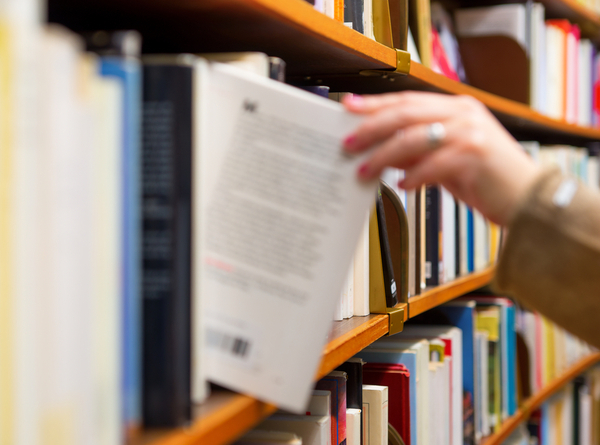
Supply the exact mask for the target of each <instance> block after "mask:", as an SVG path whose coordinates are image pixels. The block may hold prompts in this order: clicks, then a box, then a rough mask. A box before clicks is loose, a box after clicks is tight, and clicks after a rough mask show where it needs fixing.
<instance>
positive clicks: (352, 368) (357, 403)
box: [336, 357, 365, 441]
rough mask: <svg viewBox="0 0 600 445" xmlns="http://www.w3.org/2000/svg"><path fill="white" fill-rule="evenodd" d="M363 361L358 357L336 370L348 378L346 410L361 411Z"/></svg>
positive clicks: (361, 428) (360, 433)
mask: <svg viewBox="0 0 600 445" xmlns="http://www.w3.org/2000/svg"><path fill="white" fill-rule="evenodd" d="M364 364H365V363H364V361H363V360H362V359H360V358H359V357H352V358H350V359H348V360H346V361H345V362H344V363H342V364H341V365H340V366H338V367H337V368H336V371H342V372H345V373H346V375H347V376H348V380H347V382H346V406H347V407H348V408H355V409H359V410H360V409H362V404H363V403H362V396H363V392H362V385H363V366H364ZM359 430H360V431H359V436H358V437H359V440H361V441H362V431H363V427H362V420H360V424H359Z"/></svg>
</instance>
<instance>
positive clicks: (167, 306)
mask: <svg viewBox="0 0 600 445" xmlns="http://www.w3.org/2000/svg"><path fill="white" fill-rule="evenodd" d="M192 82H193V68H192V67H191V66H188V65H178V64H176V63H173V64H156V65H154V64H146V65H145V66H144V87H143V99H144V105H143V126H142V128H143V144H142V192H143V198H142V214H143V404H142V405H143V410H142V412H143V419H144V424H145V425H146V426H153V427H156V426H176V425H182V424H185V423H187V422H188V421H189V420H190V418H191V406H192V403H191V388H190V384H191V383H190V373H191V360H190V355H191V345H190V342H191V315H190V314H191V269H190V267H191V190H192V97H193V91H192Z"/></svg>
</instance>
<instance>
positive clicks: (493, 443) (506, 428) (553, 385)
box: [481, 352, 600, 445]
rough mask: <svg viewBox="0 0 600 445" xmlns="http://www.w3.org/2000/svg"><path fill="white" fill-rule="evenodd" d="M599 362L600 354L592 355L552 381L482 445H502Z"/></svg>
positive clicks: (528, 400)
mask: <svg viewBox="0 0 600 445" xmlns="http://www.w3.org/2000/svg"><path fill="white" fill-rule="evenodd" d="M598 362H600V352H596V353H594V354H591V355H589V356H587V357H585V358H583V359H581V360H580V361H578V362H577V363H575V364H574V365H573V366H571V367H570V368H568V369H567V370H566V371H565V372H564V373H562V374H561V375H560V376H559V377H557V378H555V379H554V380H552V381H551V382H550V383H549V384H548V385H547V386H545V387H544V388H543V389H542V390H541V391H539V392H538V393H537V394H535V395H533V396H532V397H530V398H529V399H527V400H526V401H525V403H523V406H521V407H520V408H519V409H518V410H517V412H516V413H515V414H514V415H513V416H511V417H510V418H508V419H507V420H506V421H504V423H503V424H502V426H501V428H500V430H499V431H498V432H496V433H494V434H493V435H491V436H489V437H488V438H486V439H485V440H484V441H483V442H482V443H481V445H500V444H501V443H502V442H503V441H504V440H505V439H506V438H507V437H508V436H510V434H511V433H512V432H513V431H514V430H515V428H517V426H519V424H520V423H521V422H524V421H526V420H527V419H528V418H529V416H530V415H531V413H532V412H533V411H534V410H536V409H537V408H539V407H540V406H541V405H542V403H544V402H545V401H546V400H548V399H549V398H550V397H551V396H552V395H553V394H554V393H556V392H557V391H558V390H559V389H561V388H562V387H563V386H565V385H566V384H567V383H568V382H570V381H571V380H573V379H574V378H575V377H577V376H578V375H579V374H581V373H583V372H584V371H585V370H587V369H588V368H589V367H591V366H592V365H594V364H596V363H598Z"/></svg>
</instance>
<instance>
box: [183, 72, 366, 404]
mask: <svg viewBox="0 0 600 445" xmlns="http://www.w3.org/2000/svg"><path fill="white" fill-rule="evenodd" d="M198 81H199V83H200V84H201V93H200V94H198V95H197V97H196V100H198V101H199V102H200V108H201V112H200V116H201V119H200V121H199V122H200V123H199V125H200V126H201V128H202V131H201V133H202V134H200V135H199V136H200V138H201V141H200V145H201V148H200V150H199V155H197V156H195V159H194V163H195V165H196V164H197V166H198V170H197V171H198V175H196V176H195V178H198V181H199V183H198V192H197V194H196V195H195V196H196V198H195V200H194V203H195V206H194V211H196V210H197V211H198V215H199V219H197V224H195V225H194V227H195V229H197V230H198V232H196V233H199V237H196V236H195V240H196V241H195V242H194V244H195V246H196V245H197V248H196V247H195V248H194V252H195V253H194V264H195V266H197V267H198V271H197V273H196V272H195V273H194V277H200V278H199V280H198V284H199V289H198V290H197V292H198V295H201V296H202V297H203V299H204V300H205V314H206V316H205V318H204V321H205V323H206V326H207V330H208V331H209V334H208V335H212V336H213V338H214V339H215V341H209V342H208V343H207V346H206V373H207V376H208V377H209V378H210V379H211V381H214V382H215V383H218V384H220V385H223V386H226V387H228V388H230V389H233V390H237V391H241V392H245V393H248V394H251V395H253V396H255V397H257V398H259V399H261V400H267V401H270V402H273V403H276V404H278V405H279V406H280V407H282V408H283V409H286V410H289V411H292V412H299V413H300V412H304V411H305V408H306V404H307V401H308V397H309V395H310V391H311V389H312V386H313V381H312V379H313V377H314V375H315V373H316V370H317V367H318V365H319V361H320V359H321V350H322V347H323V345H324V342H325V339H326V338H327V333H328V331H329V329H330V326H331V324H330V323H331V315H332V314H333V312H334V309H335V305H336V303H337V300H338V297H339V295H340V292H341V289H342V286H343V283H344V280H345V279H346V277H347V272H348V269H349V266H350V263H351V258H352V254H353V253H354V248H355V246H356V243H357V242H358V238H359V235H360V232H361V230H362V228H363V222H364V219H363V218H364V215H366V213H367V210H368V208H369V207H370V206H371V205H372V203H373V199H374V196H375V193H376V189H377V183H376V181H373V182H369V183H363V182H359V181H358V180H357V179H356V176H355V175H354V174H353V173H354V172H355V169H356V168H358V165H359V163H360V162H362V161H363V160H364V159H365V156H367V155H366V154H365V155H360V156H356V157H354V156H352V157H347V156H345V155H344V154H343V153H341V152H340V151H339V146H340V145H339V144H340V143H341V140H342V139H343V137H345V135H347V134H348V133H349V132H351V131H352V130H353V129H354V128H356V126H357V125H358V124H359V122H360V121H361V118H360V117H359V116H355V115H352V114H350V113H348V112H346V111H345V110H344V108H343V106H342V105H341V104H337V103H335V102H333V101H331V100H329V99H324V98H321V97H318V96H316V95H314V94H310V93H307V92H305V91H302V90H300V89H298V88H295V87H292V86H289V85H286V84H283V83H281V82H276V81H273V80H270V79H267V78H262V77H258V76H251V75H249V74H247V73H245V72H243V71H241V70H238V69H236V68H235V67H232V66H228V65H224V64H219V63H210V64H209V66H208V67H207V68H206V72H205V75H204V76H202V77H201V78H200V79H199V80H198ZM232 116H235V118H232ZM250 170H251V171H254V172H255V173H254V174H253V175H251V176H250V177H248V176H247V175H246V174H242V173H241V172H247V171H250ZM195 171H196V170H195ZM274 183H277V184H278V186H277V187H273V184H274ZM194 190H196V189H194ZM324 193H326V194H327V195H328V196H336V199H333V200H331V199H329V200H323V199H322V197H323V196H324V195H323V194H324ZM298 215H302V217H298ZM202 218H203V219H202ZM196 242H197V244H196ZM216 296H218V298H216ZM286 313H289V314H294V316H293V317H292V316H289V317H282V316H281V314H286ZM308 318H310V319H311V323H306V320H307V319H308ZM272 332H277V333H278V335H276V336H274V335H271V334H270V333H272ZM236 339H237V340H238V341H237V342H236ZM235 344H242V345H245V347H244V348H241V349H240V348H235V347H229V346H228V345H235ZM240 352H242V353H240ZM259 364H260V366H259ZM248 370H252V371H251V372H249V371H248Z"/></svg>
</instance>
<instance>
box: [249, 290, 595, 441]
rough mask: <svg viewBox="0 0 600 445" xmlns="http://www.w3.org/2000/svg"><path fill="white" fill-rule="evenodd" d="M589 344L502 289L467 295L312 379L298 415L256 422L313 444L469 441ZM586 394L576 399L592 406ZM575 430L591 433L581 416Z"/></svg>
mask: <svg viewBox="0 0 600 445" xmlns="http://www.w3.org/2000/svg"><path fill="white" fill-rule="evenodd" d="M434 323H435V324H434ZM438 323H441V324H438ZM590 353H591V348H590V347H589V346H588V345H587V344H585V343H583V342H582V341H580V340H579V339H577V338H575V337H574V336H572V335H569V334H568V333H566V332H565V331H564V330H562V329H560V328H558V327H557V326H555V325H554V324H552V323H551V322H549V321H548V320H546V319H545V318H543V317H542V316H540V315H539V314H537V313H533V312H529V311H526V310H524V309H522V308H520V307H519V306H517V305H515V304H514V303H513V302H512V301H511V300H509V299H507V298H503V297H497V296H492V295H472V296H471V295H468V296H465V297H462V298H460V299H458V300H456V301H454V302H451V303H447V304H445V305H443V306H440V307H438V308H436V309H434V310H432V311H430V312H428V313H425V314H423V315H421V316H419V317H418V318H417V319H415V320H414V322H413V320H411V323H410V324H409V325H407V326H405V330H404V331H403V332H401V333H399V334H396V335H394V336H391V337H384V338H382V339H380V340H378V341H376V342H375V343H373V344H372V345H370V346H368V347H367V348H365V349H364V350H363V351H361V352H360V353H359V354H357V356H356V357H354V358H353V359H352V360H350V361H349V362H346V363H345V364H343V365H342V366H341V367H339V368H338V369H337V370H336V371H334V372H332V373H331V374H330V375H328V376H326V377H325V378H323V379H322V380H320V381H319V382H318V383H317V385H316V390H317V391H316V392H315V393H313V397H312V399H311V403H310V405H309V408H308V409H307V412H306V415H301V416H294V415H291V414H289V413H285V412H279V413H277V414H275V415H274V416H272V417H271V418H270V419H268V420H267V421H265V422H264V423H263V424H262V425H259V426H258V428H257V429H258V430H262V429H267V430H278V431H287V432H291V433H294V434H296V435H297V436H299V437H300V438H301V439H302V443H305V444H306V443H309V444H315V445H322V444H327V443H331V444H335V445H341V444H343V443H346V444H348V445H350V444H360V443H363V444H365V443H367V444H371V445H379V444H385V443H387V442H388V437H389V441H390V443H395V442H392V436H393V435H394V434H398V435H399V436H400V438H401V440H402V442H401V443H404V444H407V445H408V444H412V445H416V444H448V445H463V444H465V443H470V444H475V443H479V442H480V440H481V439H483V438H485V437H487V436H489V435H490V434H492V433H494V432H496V431H498V430H499V428H500V427H501V425H502V422H504V421H505V420H506V419H508V417H510V416H511V415H513V414H515V413H516V411H517V408H518V406H519V405H520V404H522V403H523V402H524V400H525V399H526V398H527V397H530V396H531V395H533V394H535V393H536V392H537V391H540V390H541V389H542V388H543V387H545V386H547V385H548V384H549V383H550V382H551V381H552V379H553V378H555V377H558V376H559V375H560V374H561V373H562V372H563V371H565V370H566V368H568V367H569V366H570V365H573V364H574V363H575V362H576V361H577V360H579V359H581V358H583V357H585V356H587V355H589V354H590ZM593 372H595V373H596V374H597V373H598V371H597V370H595V371H593ZM530 376H531V377H530ZM584 380H585V379H584ZM534 381H535V385H536V386H533V387H530V386H529V384H530V382H531V384H533V382H534ZM383 388H385V389H383ZM323 391H328V392H329V393H325V394H323ZM569 391H570V394H573V389H572V387H571V388H570V389H569V388H567V389H566V392H567V393H569ZM587 394H590V393H589V392H588V393H587ZM594 397H595V398H596V399H598V400H597V401H596V403H598V402H600V398H599V396H597V395H596V396H594ZM326 398H328V400H327V401H326V400H325V399H326ZM318 400H320V401H321V402H318ZM590 400H591V399H590V398H588V400H587V402H586V401H584V403H587V405H590V406H591V401H590ZM553 403H555V399H552V400H550V401H549V402H548V403H547V404H546V405H545V407H544V408H542V413H544V412H545V410H546V409H547V408H546V406H552V404H553ZM319 404H320V406H321V408H320V409H317V408H315V406H317V405H319ZM328 404H329V405H328ZM571 406H572V404H571ZM360 409H362V410H363V411H362V416H361V413H360ZM596 410H597V407H596ZM584 412H586V411H585V410H580V413H576V414H575V416H574V415H573V414H572V413H573V410H569V409H567V408H566V407H565V408H564V410H563V411H562V413H563V414H562V416H564V417H565V419H566V418H567V417H568V418H569V419H571V420H570V421H571V422H573V421H574V419H576V418H577V416H578V415H579V416H582V415H583V414H581V413H584ZM596 412H597V411H596ZM552 415H557V414H555V413H554V414H552ZM585 415H586V416H589V415H590V412H589V410H588V412H587V413H586V414H585ZM386 419H387V422H389V427H388V426H387V424H386ZM542 419H544V417H542ZM357 422H358V423H359V424H357ZM361 422H362V424H360V423H361ZM543 422H544V421H543ZM544 428H545V429H546V431H547V428H548V425H547V424H543V427H542V429H544ZM555 428H557V427H555ZM584 429H585V431H587V433H586V434H588V436H589V437H591V424H590V423H589V420H588V423H587V425H586V426H585V428H584ZM317 431H319V433H317ZM359 431H362V442H361V439H360V435H359V434H358V432H359ZM568 431H570V433H568V434H572V432H573V431H574V427H573V426H571V427H570V429H569V430H568ZM258 434H259V433H258V432H253V433H251V434H250V435H251V436H254V435H258ZM545 434H546V436H545V439H546V442H540V443H571V442H567V441H565V442H560V441H558V442H548V440H549V438H552V437H556V436H554V435H553V434H550V435H549V434H548V433H545ZM565 434H567V433H565ZM568 434H567V435H568ZM245 440H248V438H247V437H246V438H244V439H241V441H242V442H244V441H245ZM265 442H266V443H269V441H265ZM573 443H578V444H579V443H589V442H573Z"/></svg>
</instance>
